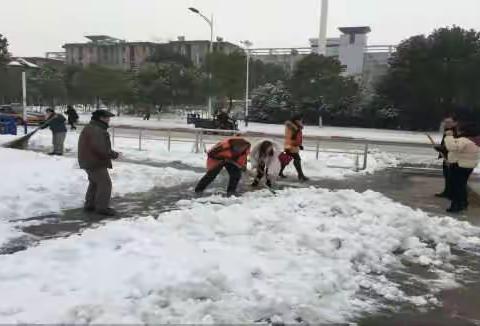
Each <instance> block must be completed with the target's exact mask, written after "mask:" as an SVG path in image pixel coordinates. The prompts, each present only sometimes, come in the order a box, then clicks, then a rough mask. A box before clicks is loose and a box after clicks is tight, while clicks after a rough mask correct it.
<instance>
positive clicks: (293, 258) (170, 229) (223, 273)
mask: <svg viewBox="0 0 480 326" xmlns="http://www.w3.org/2000/svg"><path fill="white" fill-rule="evenodd" d="M177 206H178V210H176V211H172V212H168V213H163V214H161V215H160V216H158V219H156V220H155V219H153V218H151V217H142V218H138V219H129V220H120V221H115V222H109V223H107V224H105V225H104V226H103V227H100V228H98V229H92V230H87V231H85V232H84V233H83V234H82V235H78V236H71V237H69V238H66V239H57V240H50V241H45V242H43V243H41V244H40V245H39V246H38V247H34V248H31V249H29V250H28V251H25V252H18V253H16V254H14V255H10V256H0V266H2V268H1V269H0V323H97V324H100V323H104V324H107V323H131V324H133V323H149V324H159V323H162V324H163V323H175V324H180V323H183V324H188V323H250V322H254V321H258V320H267V319H270V320H272V319H273V320H277V321H284V322H287V323H292V322H295V321H298V320H300V318H301V320H304V321H307V322H309V323H327V322H330V323H333V322H345V321H348V320H352V319H354V318H355V317H357V316H358V315H359V314H360V313H362V312H366V311H374V310H375V309H377V308H378V307H379V306H380V303H381V300H382V299H380V301H378V299H376V298H378V297H380V298H383V299H385V300H393V301H396V302H407V303H410V304H412V305H425V304H430V303H431V304H435V303H437V302H436V299H435V297H434V289H433V288H430V289H429V290H430V291H432V292H429V293H425V294H424V295H422V296H415V297H410V296H408V295H407V294H406V293H404V292H402V290H401V289H400V287H399V284H396V283H394V282H393V281H391V280H389V279H387V278H386V276H385V275H386V273H387V272H388V271H391V270H396V269H401V268H402V263H401V261H402V260H403V259H406V260H409V261H412V262H416V261H419V262H421V263H422V264H427V265H429V267H428V268H431V269H432V270H435V269H438V270H440V271H442V268H443V267H444V266H447V265H448V266H451V264H453V263H454V259H453V256H452V254H451V252H450V246H456V247H472V246H477V245H478V244H479V238H478V236H479V235H480V230H479V229H478V228H476V227H473V226H471V225H470V224H468V223H466V222H458V221H456V220H454V219H451V218H447V217H445V218H433V217H429V216H427V214H425V213H423V212H422V211H415V210H412V209H410V208H408V207H405V206H402V205H400V204H397V203H395V202H393V201H391V200H389V199H387V198H385V197H383V196H382V195H380V194H378V193H374V192H365V193H362V194H360V193H356V192H354V191H350V190H342V191H337V192H331V191H328V190H323V189H315V188H310V189H296V190H293V189H291V190H284V191H281V192H279V194H278V196H276V197H272V196H271V195H270V194H268V193H267V192H257V193H255V194H247V195H245V196H244V197H241V198H231V199H224V198H220V197H210V198H206V199H198V200H195V201H181V202H179V203H178V204H177ZM427 244H429V245H427ZM432 245H433V247H432ZM431 248H433V249H431ZM450 268H451V267H450ZM442 274H448V273H446V272H443V271H442V273H439V275H442ZM449 275H451V274H449ZM365 290H366V291H370V292H371V293H373V294H374V295H372V296H367V295H365V294H362V291H363V292H365Z"/></svg>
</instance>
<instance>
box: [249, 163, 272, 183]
mask: <svg viewBox="0 0 480 326" xmlns="http://www.w3.org/2000/svg"><path fill="white" fill-rule="evenodd" d="M264 176H265V178H266V179H267V186H269V187H270V186H271V185H272V181H271V180H270V176H269V175H268V168H267V166H266V165H265V162H261V163H259V164H258V166H257V176H256V177H255V180H254V182H253V185H255V186H256V185H258V184H259V183H260V180H262V178H263V177H264Z"/></svg>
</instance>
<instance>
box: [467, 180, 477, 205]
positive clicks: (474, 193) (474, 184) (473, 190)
mask: <svg viewBox="0 0 480 326" xmlns="http://www.w3.org/2000/svg"><path fill="white" fill-rule="evenodd" d="M468 187H469V188H470V190H471V197H472V199H474V200H475V201H476V202H477V203H479V204H480V174H473V175H472V177H471V178H470V181H469V183H468Z"/></svg>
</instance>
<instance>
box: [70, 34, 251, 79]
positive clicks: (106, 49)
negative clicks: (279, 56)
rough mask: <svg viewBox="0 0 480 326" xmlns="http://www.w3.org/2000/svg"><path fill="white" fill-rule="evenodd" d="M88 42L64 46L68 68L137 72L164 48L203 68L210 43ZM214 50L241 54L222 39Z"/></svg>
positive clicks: (93, 38) (94, 38)
mask: <svg viewBox="0 0 480 326" xmlns="http://www.w3.org/2000/svg"><path fill="white" fill-rule="evenodd" d="M87 39H88V40H89V42H86V43H68V44H65V45H64V46H63V48H64V49H65V51H66V59H65V61H66V63H67V64H71V65H81V66H88V65H92V64H96V65H101V66H106V67H109V68H114V69H122V70H138V69H139V68H140V67H141V66H142V65H144V64H145V63H146V62H147V60H148V59H149V58H150V56H152V55H153V54H154V53H155V51H156V50H157V49H158V48H160V47H164V48H167V49H169V50H171V51H172V52H175V53H178V54H181V55H183V56H185V57H187V58H189V59H190V60H191V61H192V62H193V64H194V65H195V66H202V65H203V64H204V63H205V60H206V57H207V55H208V53H209V49H210V41H203V40H199V41H194V40H192V41H187V40H185V39H184V38H183V37H179V38H178V40H176V41H171V42H169V43H153V42H126V41H123V40H119V39H116V38H113V37H110V36H106V35H96V36H87ZM213 49H214V51H221V52H223V53H227V54H229V53H232V52H234V51H239V50H240V51H243V50H242V49H241V48H240V47H239V46H237V45H235V44H232V43H229V42H225V41H223V40H222V39H221V38H218V39H217V41H216V42H214V43H213Z"/></svg>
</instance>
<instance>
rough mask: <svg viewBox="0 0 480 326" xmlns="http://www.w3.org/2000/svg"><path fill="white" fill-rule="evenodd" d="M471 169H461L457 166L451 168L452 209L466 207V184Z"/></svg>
mask: <svg viewBox="0 0 480 326" xmlns="http://www.w3.org/2000/svg"><path fill="white" fill-rule="evenodd" d="M472 172H473V169H467V168H462V167H460V166H458V165H457V164H455V165H453V166H452V168H451V185H452V207H454V208H458V207H461V208H465V207H467V206H468V191H467V184H468V179H469V178H470V175H471V174H472Z"/></svg>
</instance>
